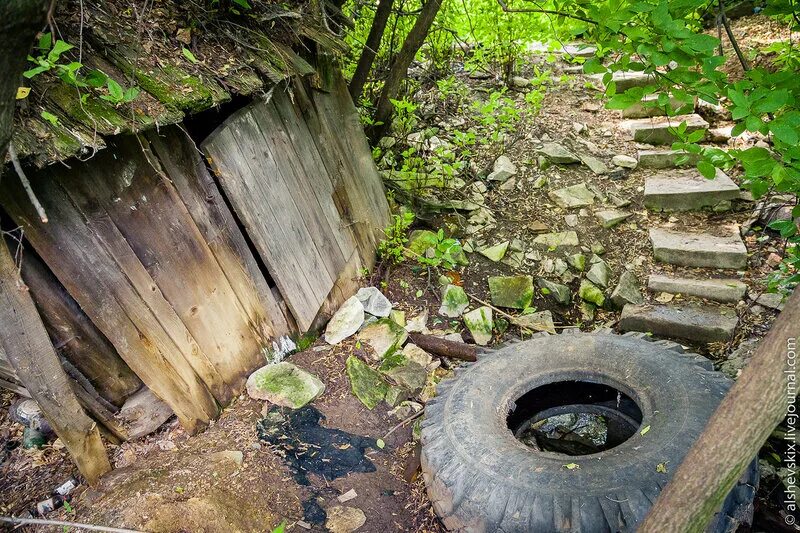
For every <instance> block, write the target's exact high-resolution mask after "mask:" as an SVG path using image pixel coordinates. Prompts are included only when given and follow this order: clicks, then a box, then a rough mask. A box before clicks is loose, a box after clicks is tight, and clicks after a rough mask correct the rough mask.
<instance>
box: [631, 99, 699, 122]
mask: <svg viewBox="0 0 800 533" xmlns="http://www.w3.org/2000/svg"><path fill="white" fill-rule="evenodd" d="M657 100H658V95H657V94H650V95H647V96H645V97H644V98H642V101H641V102H639V103H638V104H634V105H632V106H630V107H628V108H626V109H623V110H622V117H623V118H647V117H663V116H666V115H667V110H669V112H670V113H672V114H676V113H694V105H692V104H685V103H684V102H682V101H680V100H678V99H677V98H674V97H672V96H670V98H669V103H668V104H667V105H666V106H663V107H662V106H657V105H655V103H656V101H657Z"/></svg>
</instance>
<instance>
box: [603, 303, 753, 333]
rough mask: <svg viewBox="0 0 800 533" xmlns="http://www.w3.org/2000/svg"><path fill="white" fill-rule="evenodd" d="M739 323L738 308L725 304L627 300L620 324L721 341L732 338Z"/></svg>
mask: <svg viewBox="0 0 800 533" xmlns="http://www.w3.org/2000/svg"><path fill="white" fill-rule="evenodd" d="M738 323H739V317H738V316H736V311H735V310H734V309H730V308H725V307H716V306H713V307H712V306H702V305H688V304H686V305H631V304H628V305H626V306H625V307H624V308H623V309H622V315H621V316H620V320H619V327H620V330H622V331H639V332H643V333H652V334H653V335H656V336H658V337H667V338H671V339H684V340H688V341H694V342H721V341H729V340H731V339H732V338H733V334H734V332H735V331H736V325H737V324H738Z"/></svg>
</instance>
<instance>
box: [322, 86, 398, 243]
mask: <svg viewBox="0 0 800 533" xmlns="http://www.w3.org/2000/svg"><path fill="white" fill-rule="evenodd" d="M333 81H334V83H335V85H334V87H332V90H331V91H330V92H329V93H320V92H315V93H314V98H315V100H317V101H318V102H322V103H323V104H324V105H322V106H320V108H319V109H320V110H321V112H322V115H323V117H324V119H326V121H327V123H328V124H329V125H331V126H336V127H338V128H339V129H338V131H337V130H334V132H336V133H338V134H337V135H334V138H335V139H337V140H339V141H340V146H341V147H342V153H343V154H344V156H345V157H347V159H348V161H349V162H350V164H351V165H352V166H353V168H354V170H355V174H354V176H355V177H356V178H357V179H358V181H359V184H360V187H361V188H360V191H359V194H360V195H361V196H362V197H363V199H364V200H366V203H367V205H368V206H369V209H368V210H367V212H366V213H365V216H366V221H365V222H366V224H367V225H368V226H369V228H370V230H371V231H372V233H373V243H374V244H377V242H378V240H380V239H381V238H382V236H383V229H384V228H385V227H386V225H387V224H388V222H389V204H388V203H387V202H386V191H385V189H384V187H383V182H382V181H381V179H380V175H379V174H378V169H377V167H376V166H375V162H374V161H373V159H372V150H371V149H370V147H369V143H367V138H366V136H365V135H364V130H363V128H362V126H361V120H360V118H359V115H358V111H356V108H355V106H354V105H353V100H352V98H351V97H350V93H349V92H348V91H347V85H346V84H345V81H344V78H343V77H342V76H335V77H334V78H333ZM349 194H350V195H353V194H354V192H352V191H351V192H350V193H349ZM373 251H374V246H373V249H372V250H370V253H372V252H373Z"/></svg>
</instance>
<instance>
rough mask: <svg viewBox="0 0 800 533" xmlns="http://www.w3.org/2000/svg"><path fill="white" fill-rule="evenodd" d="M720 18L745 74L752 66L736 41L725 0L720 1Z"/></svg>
mask: <svg viewBox="0 0 800 533" xmlns="http://www.w3.org/2000/svg"><path fill="white" fill-rule="evenodd" d="M719 16H720V18H721V19H722V25H723V26H725V33H727V34H728V40H729V41H730V42H731V46H733V51H734V52H736V57H737V58H739V63H741V64H742V68H743V69H744V71H745V72H747V71H748V70H750V64H749V63H748V62H747V59H745V57H744V54H743V53H742V49H741V48H739V42H738V41H737V40H736V37H734V35H733V30H731V25H730V22H728V17H727V16H726V15H725V2H724V0H719Z"/></svg>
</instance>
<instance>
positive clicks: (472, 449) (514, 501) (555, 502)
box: [421, 332, 758, 533]
mask: <svg viewBox="0 0 800 533" xmlns="http://www.w3.org/2000/svg"><path fill="white" fill-rule="evenodd" d="M561 384H564V387H565V388H564V389H563V390H565V391H567V392H566V393H563V392H559V393H558V394H555V395H554V393H553V392H548V393H547V394H548V395H547V396H545V395H544V393H540V392H539V391H556V390H559V391H561V390H562V389H556V388H554V387H561V386H562V385H561ZM570 384H581V386H580V387H579V386H577V385H576V386H575V387H570ZM730 385H731V382H730V380H728V379H727V378H726V377H725V376H724V375H722V374H720V373H718V372H714V371H713V370H711V367H710V362H709V361H708V360H707V359H705V358H703V357H701V356H698V355H696V354H689V353H684V352H683V349H682V348H681V347H680V345H678V344H675V343H672V342H668V341H651V340H650V339H649V338H647V337H646V336H643V335H641V334H629V335H622V336H620V335H613V334H610V333H609V332H602V333H591V334H590V333H569V334H568V333H564V334H562V335H553V336H547V335H543V336H538V337H535V338H534V339H532V340H529V341H525V342H520V343H516V344H513V345H511V346H508V347H506V348H503V349H501V350H498V351H495V352H491V353H488V354H485V355H482V356H480V358H479V360H478V362H476V363H474V364H472V365H471V366H469V367H466V368H463V369H460V372H459V373H457V376H456V378H454V379H449V380H445V381H443V382H442V383H440V384H439V387H438V396H437V397H436V398H434V399H433V400H431V401H429V402H428V404H427V406H426V412H425V420H424V421H423V423H422V456H421V461H422V472H423V476H424V480H425V484H426V487H427V491H428V495H429V497H430V499H431V501H432V502H433V506H434V509H435V510H436V512H437V514H438V515H439V516H440V517H441V519H442V521H443V523H444V525H445V526H446V527H447V528H448V529H450V530H453V531H470V532H483V531H486V532H488V531H500V532H505V533H510V532H512V531H513V532H522V531H531V532H536V533H549V532H564V531H570V532H573V531H580V532H616V531H631V532H632V531H635V530H636V527H637V525H638V524H639V523H640V522H641V521H642V519H643V518H644V516H645V514H646V513H647V512H648V511H649V509H650V508H651V507H652V505H653V502H655V500H656V498H657V497H658V495H659V493H660V492H661V490H662V489H663V488H664V486H666V484H667V482H668V481H669V479H670V477H671V475H672V472H674V471H675V469H676V468H677V466H678V465H679V464H680V462H681V461H682V459H683V457H684V456H685V454H686V453H687V452H688V450H689V448H690V447H691V445H692V444H693V443H694V441H695V440H696V438H697V437H698V436H699V435H700V433H701V431H702V430H703V427H704V426H705V424H706V422H707V421H708V420H709V418H710V417H711V415H712V413H713V412H714V410H715V409H716V407H717V405H718V404H719V402H720V401H721V399H722V397H723V396H724V395H725V392H726V391H727V390H728V388H729V387H730ZM581 387H583V388H581ZM572 389H575V390H578V391H584V390H585V391H589V392H580V393H576V394H584V395H585V394H589V395H590V396H591V395H594V397H597V398H600V396H599V393H597V392H596V391H595V389H597V390H601V389H602V390H603V391H612V390H613V391H618V392H617V394H616V402H613V401H612V402H611V403H609V402H606V404H602V405H601V408H603V409H605V408H607V406H608V405H611V406H612V407H615V408H616V409H617V410H618V411H619V415H618V416H619V419H620V420H623V423H624V420H628V419H629V417H637V416H638V417H639V418H640V419H641V420H640V421H638V420H637V421H636V423H637V426H636V427H635V428H634V429H632V430H631V431H632V435H631V436H629V437H628V438H627V440H624V442H621V443H617V445H616V446H614V447H611V448H609V449H604V450H603V451H601V452H599V453H592V454H590V455H577V456H576V455H572V456H571V455H565V454H560V453H554V452H550V451H538V450H534V449H532V448H529V447H528V446H526V445H525V444H523V443H522V442H521V441H520V440H518V439H517V438H516V437H515V435H514V433H513V432H512V429H511V428H510V426H509V424H511V423H512V422H513V423H514V424H517V423H519V417H516V420H515V416H514V413H515V412H516V413H518V414H519V412H520V410H521V409H527V411H526V413H525V416H528V415H530V414H531V413H532V412H534V411H535V409H541V408H543V407H547V406H546V405H544V404H543V403H542V402H543V400H540V396H537V395H541V397H542V398H544V397H546V398H547V400H546V401H548V402H552V401H555V402H556V404H555V405H562V406H563V405H569V404H570V402H573V403H575V404H581V403H583V402H584V400H585V398H583V399H578V400H574V399H570V398H569V397H568V396H569V394H571V393H570V392H569V391H570V390H572ZM592 391H595V392H592ZM620 392H621V393H622V394H620ZM526 393H528V395H527V396H524V395H526ZM604 393H605V392H604ZM564 394H566V395H564ZM625 397H626V398H628V402H627V404H626V401H625V400H621V398H625ZM525 398H532V399H530V400H525ZM552 398H557V399H556V400H553V399H552ZM517 400H520V403H519V404H518V403H517ZM524 402H528V403H524ZM551 407H552V406H551ZM531 409H533V410H534V411H531ZM645 428H647V429H646V430H645ZM609 435H610V429H609ZM609 439H610V436H609ZM575 465H577V466H575ZM659 465H661V466H659ZM665 469H666V472H664V470H665ZM757 484H758V468H757V464H756V462H755V461H754V462H753V463H752V464H751V465H750V467H749V468H748V469H747V471H746V472H745V474H744V475H743V476H742V478H741V479H740V480H739V483H738V484H737V486H736V487H735V488H734V489H733V490H732V491H731V493H730V494H729V495H728V497H727V499H726V500H725V503H724V505H723V507H722V509H721V510H720V512H718V513H717V515H716V516H715V518H714V520H713V522H712V524H711V525H710V526H709V528H708V531H713V532H731V531H734V530H735V529H736V528H737V527H738V525H739V524H740V523H743V522H749V521H750V520H751V519H752V512H753V507H752V502H753V497H754V496H755V490H756V486H757Z"/></svg>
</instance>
